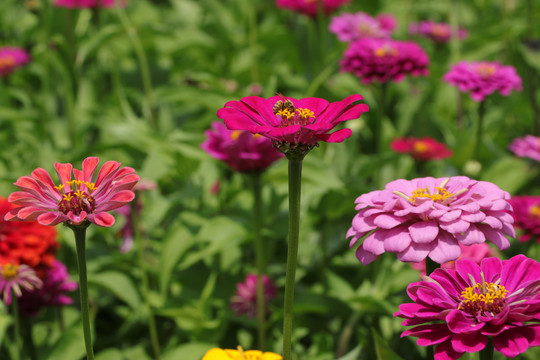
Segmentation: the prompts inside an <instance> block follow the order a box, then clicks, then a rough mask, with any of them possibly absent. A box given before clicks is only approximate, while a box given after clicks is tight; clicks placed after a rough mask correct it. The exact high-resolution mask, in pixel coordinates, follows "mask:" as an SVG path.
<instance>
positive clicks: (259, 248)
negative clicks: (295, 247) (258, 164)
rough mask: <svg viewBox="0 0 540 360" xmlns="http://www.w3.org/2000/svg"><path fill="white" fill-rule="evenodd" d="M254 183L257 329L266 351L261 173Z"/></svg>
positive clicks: (254, 178)
mask: <svg viewBox="0 0 540 360" xmlns="http://www.w3.org/2000/svg"><path fill="white" fill-rule="evenodd" d="M252 182H253V225H254V235H255V258H256V262H257V325H258V326H257V328H258V342H259V350H261V351H264V348H265V342H266V336H265V328H266V324H265V322H266V307H265V304H264V286H263V282H262V276H263V275H264V274H265V273H266V256H265V246H264V243H263V239H262V235H261V229H262V196H261V190H262V186H261V173H259V172H257V173H254V174H253V175H252Z"/></svg>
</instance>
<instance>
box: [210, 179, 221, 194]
mask: <svg viewBox="0 0 540 360" xmlns="http://www.w3.org/2000/svg"><path fill="white" fill-rule="evenodd" d="M220 187H221V183H220V182H219V180H216V181H215V182H214V183H213V184H212V186H211V187H210V194H212V195H218V194H219V190H220Z"/></svg>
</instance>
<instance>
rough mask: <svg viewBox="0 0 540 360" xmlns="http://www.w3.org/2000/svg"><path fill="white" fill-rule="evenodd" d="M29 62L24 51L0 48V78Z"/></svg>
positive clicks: (6, 47) (28, 57)
mask: <svg viewBox="0 0 540 360" xmlns="http://www.w3.org/2000/svg"><path fill="white" fill-rule="evenodd" d="M29 61H30V55H28V53H27V52H26V50H24V49H22V48H17V47H8V46H4V47H1V48H0V77H1V76H5V75H9V74H11V73H12V72H13V71H14V70H15V69H16V68H18V67H21V66H23V65H24V64H26V63H27V62H29Z"/></svg>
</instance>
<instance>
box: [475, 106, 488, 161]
mask: <svg viewBox="0 0 540 360" xmlns="http://www.w3.org/2000/svg"><path fill="white" fill-rule="evenodd" d="M485 113H486V102H485V101H481V102H480V104H478V122H477V124H476V139H475V142H474V152H473V159H474V160H478V157H479V155H480V147H481V146H482V133H483V128H484V115H485Z"/></svg>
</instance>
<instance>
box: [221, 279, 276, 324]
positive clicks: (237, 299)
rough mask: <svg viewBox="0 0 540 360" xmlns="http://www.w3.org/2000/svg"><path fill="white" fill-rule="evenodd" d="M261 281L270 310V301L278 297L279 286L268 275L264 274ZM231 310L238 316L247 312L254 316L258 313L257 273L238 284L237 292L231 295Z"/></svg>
mask: <svg viewBox="0 0 540 360" xmlns="http://www.w3.org/2000/svg"><path fill="white" fill-rule="evenodd" d="M261 281H262V284H263V291H264V304H265V308H266V311H268V303H269V302H270V300H272V299H273V298H275V297H276V295H277V287H276V285H275V284H274V282H273V281H272V280H271V279H270V278H269V277H268V276H267V275H263V276H262V277H261ZM231 310H232V311H234V313H235V314H236V315H238V316H239V315H243V314H245V315H246V316H247V317H251V318H253V317H255V316H256V315H257V275H255V274H249V275H248V276H246V280H245V281H244V282H240V283H238V284H236V293H235V294H234V295H233V296H232V297H231Z"/></svg>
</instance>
